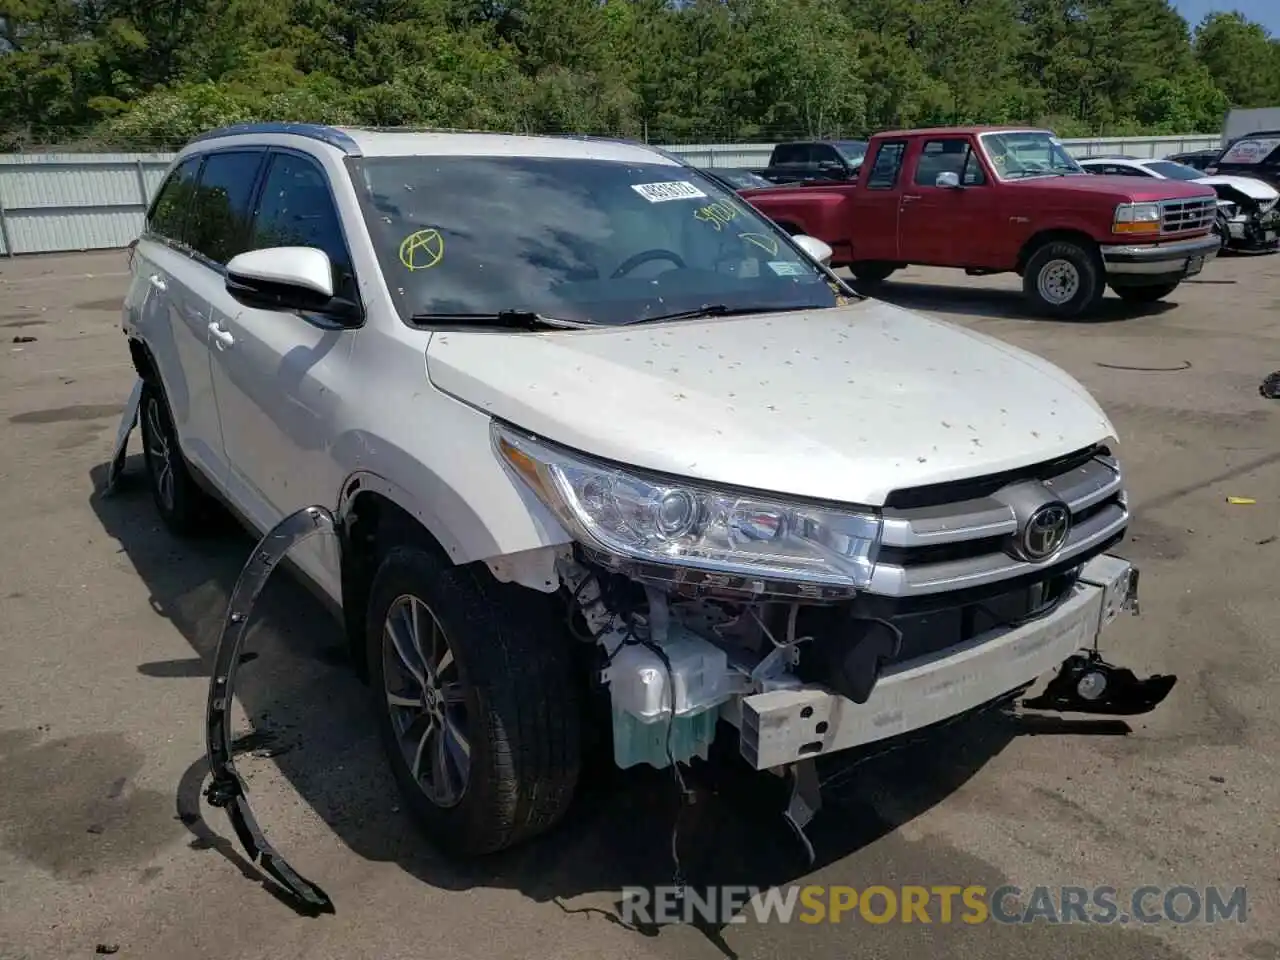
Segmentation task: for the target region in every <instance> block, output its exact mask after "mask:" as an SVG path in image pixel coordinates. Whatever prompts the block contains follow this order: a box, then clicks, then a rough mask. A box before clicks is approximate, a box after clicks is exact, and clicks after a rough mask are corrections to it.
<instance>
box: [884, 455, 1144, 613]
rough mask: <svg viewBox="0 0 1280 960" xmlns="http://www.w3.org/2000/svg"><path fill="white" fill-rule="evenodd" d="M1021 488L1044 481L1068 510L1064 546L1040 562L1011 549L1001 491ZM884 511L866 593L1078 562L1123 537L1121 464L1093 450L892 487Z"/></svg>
mask: <svg viewBox="0 0 1280 960" xmlns="http://www.w3.org/2000/svg"><path fill="white" fill-rule="evenodd" d="M1018 486H1030V487H1031V488H1032V489H1034V490H1036V491H1037V492H1038V493H1039V495H1040V496H1043V495H1044V490H1041V489H1040V487H1041V486H1043V488H1045V490H1047V491H1048V493H1049V494H1051V495H1052V496H1053V497H1054V498H1056V499H1058V500H1061V501H1062V502H1064V503H1066V504H1067V506H1068V507H1069V508H1070V511H1071V526H1070V533H1069V535H1068V537H1067V540H1066V543H1065V545H1064V546H1063V547H1062V548H1061V549H1060V550H1059V551H1058V552H1057V553H1056V554H1055V555H1053V556H1052V557H1050V558H1049V559H1047V560H1045V561H1042V562H1038V563H1037V562H1031V561H1026V560H1021V559H1018V558H1017V557H1016V556H1015V555H1014V554H1013V553H1012V551H1011V550H1010V544H1011V540H1012V538H1013V536H1014V535H1015V534H1016V533H1017V530H1018V521H1017V517H1016V514H1015V511H1014V508H1013V507H1012V506H1011V505H1010V504H1009V503H1007V502H1005V501H1006V498H1005V497H1004V493H1005V492H1007V491H1012V490H1013V489H1014V488H1015V487H1018ZM948 493H950V494H951V497H950V498H949V499H944V498H945V497H946V495H947V494H948ZM883 516H884V533H883V539H882V545H881V548H880V553H879V556H878V558H877V562H876V567H875V572H874V574H873V575H872V582H871V587H870V590H869V591H868V592H869V593H871V594H878V595H880V596H882V597H925V596H928V595H937V594H943V593H947V592H953V591H959V590H968V589H971V588H979V587H989V586H991V585H993V584H998V583H1000V582H1002V581H1005V580H1011V579H1014V578H1019V579H1022V578H1027V577H1030V578H1032V579H1036V578H1037V577H1043V576H1046V575H1049V574H1050V573H1051V572H1052V571H1053V570H1056V569H1064V568H1070V567H1074V566H1076V565H1078V564H1082V563H1084V562H1085V561H1086V560H1088V559H1090V558H1091V557H1094V556H1096V555H1097V554H1098V553H1101V552H1102V551H1104V550H1106V549H1107V548H1108V547H1110V546H1111V545H1112V544H1114V543H1115V542H1116V541H1117V540H1119V539H1120V538H1121V537H1122V536H1123V534H1124V531H1125V528H1126V527H1127V526H1128V523H1129V508H1128V499H1127V497H1126V495H1125V489H1124V478H1123V476H1122V474H1121V470H1120V465H1119V464H1118V463H1117V462H1116V460H1115V459H1114V458H1113V457H1112V456H1111V455H1110V453H1109V452H1108V451H1107V450H1106V449H1105V448H1102V447H1098V448H1090V449H1086V450H1081V451H1078V452H1077V453H1075V454H1073V455H1070V456H1068V457H1063V458H1059V459H1057V460H1053V461H1049V462H1047V463H1042V464H1039V465H1036V466H1033V467H1029V468H1025V469H1023V470H1018V471H1012V472H1010V473H1006V474H1000V475H998V476H993V477H988V478H976V479H974V480H966V481H961V482H960V483H957V484H954V485H952V484H943V485H937V486H933V487H924V488H918V489H917V490H902V491H896V492H895V493H894V495H893V496H892V497H891V498H890V499H889V506H887V507H886V508H885V510H884V511H883ZM938 599H941V598H938Z"/></svg>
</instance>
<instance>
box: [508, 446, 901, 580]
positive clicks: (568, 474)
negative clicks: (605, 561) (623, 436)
mask: <svg viewBox="0 0 1280 960" xmlns="http://www.w3.org/2000/svg"><path fill="white" fill-rule="evenodd" d="M491 433H492V439H493V446H494V450H495V451H496V452H497V454H498V456H499V458H500V459H501V461H502V462H503V463H504V464H506V465H507V466H508V467H509V468H510V470H511V471H512V472H513V473H514V474H515V475H516V476H518V477H519V478H520V479H521V480H522V481H523V482H524V483H526V484H528V486H529V488H530V489H531V490H532V491H533V492H534V494H536V495H537V497H538V499H539V500H541V501H542V502H543V503H544V504H546V506H547V507H548V509H550V510H551V511H552V512H553V513H554V514H555V515H556V517H557V518H558V519H559V520H560V522H561V523H562V524H564V526H565V528H566V529H567V530H569V531H570V532H571V533H572V534H573V535H574V536H575V538H577V539H578V541H579V542H580V543H582V544H583V545H584V546H586V547H588V548H594V549H595V550H597V551H601V552H603V553H606V554H610V555H612V556H614V557H621V558H626V559H631V560H636V561H640V562H642V563H651V564H659V565H663V566H666V567H683V568H690V569H694V570H701V571H706V572H711V573H717V574H729V575H733V576H738V577H745V578H754V579H759V580H767V581H778V582H785V583H799V584H814V585H827V586H833V587H843V588H849V587H856V588H862V587H865V586H867V584H869V583H870V582H871V574H872V572H873V571H874V570H875V563H876V553H877V551H878V549H879V546H880V527H881V522H880V518H879V517H878V516H876V515H875V514H871V513H855V512H852V511H844V510H837V509H833V508H830V507H817V506H809V505H805V504H799V503H790V502H786V501H785V500H783V499H775V498H773V497H770V496H757V495H755V494H749V493H738V492H734V491H730V490H717V489H715V488H713V487H711V486H709V485H706V484H702V483H698V482H695V481H689V480H682V479H678V478H672V477H659V476H655V475H651V474H647V473H645V472H644V471H640V470H632V469H630V468H624V467H619V466H615V465H613V464H610V463H604V462H600V461H595V460H593V459H591V458H590V457H587V456H585V455H583V454H578V453H571V452H569V451H566V450H563V449H561V448H559V447H553V446H552V445H550V444H547V443H544V442H542V441H538V440H535V439H533V438H531V437H528V436H525V435H523V434H520V433H517V432H516V431H514V430H511V429H510V428H508V427H504V426H501V425H499V424H497V423H494V424H493V427H492V431H491Z"/></svg>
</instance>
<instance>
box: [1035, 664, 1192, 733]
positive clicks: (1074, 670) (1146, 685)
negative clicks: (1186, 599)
mask: <svg viewBox="0 0 1280 960" xmlns="http://www.w3.org/2000/svg"><path fill="white" fill-rule="evenodd" d="M1177 682H1178V678H1177V677H1175V676H1173V675H1171V674H1164V673H1157V674H1155V675H1153V676H1150V677H1148V678H1147V679H1145V680H1139V679H1138V678H1137V676H1136V675H1135V674H1134V672H1133V671H1132V670H1130V669H1129V668H1128V667H1117V666H1113V665H1112V664H1110V663H1107V662H1106V661H1105V660H1103V659H1102V656H1101V654H1099V653H1098V652H1097V651H1096V650H1090V651H1089V652H1088V653H1083V654H1077V655H1075V656H1073V657H1071V658H1070V659H1068V660H1067V661H1066V662H1065V663H1064V664H1063V665H1062V666H1061V667H1060V668H1059V670H1058V674H1057V676H1055V677H1054V678H1053V679H1052V680H1050V681H1049V683H1048V685H1047V686H1046V687H1045V690H1044V693H1042V694H1040V696H1038V697H1033V698H1031V699H1030V700H1023V701H1022V706H1024V707H1026V708H1027V709H1029V710H1054V711H1057V712H1059V713H1100V714H1106V715H1108V716H1116V717H1121V716H1134V715H1136V714H1140V713H1149V712H1150V711H1152V710H1154V709H1155V708H1156V707H1158V706H1159V705H1160V704H1161V703H1162V702H1163V701H1164V698H1165V697H1167V696H1168V695H1169V691H1171V690H1172V689H1173V685H1174V684H1175V683H1177Z"/></svg>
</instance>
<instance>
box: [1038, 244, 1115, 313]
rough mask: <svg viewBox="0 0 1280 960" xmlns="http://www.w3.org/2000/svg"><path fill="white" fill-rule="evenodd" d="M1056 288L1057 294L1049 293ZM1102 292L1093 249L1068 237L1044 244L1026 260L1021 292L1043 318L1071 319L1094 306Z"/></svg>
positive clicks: (1098, 261) (1099, 264) (1099, 261)
mask: <svg viewBox="0 0 1280 960" xmlns="http://www.w3.org/2000/svg"><path fill="white" fill-rule="evenodd" d="M1053 290H1057V291H1059V292H1060V296H1049V295H1048V294H1049V292H1050V291H1053ZM1105 291H1106V284H1105V281H1104V279H1103V272H1102V258H1101V257H1100V256H1099V255H1098V252H1097V250H1095V249H1092V248H1088V247H1085V246H1082V245H1081V244H1079V243H1076V242H1074V241H1071V240H1054V241H1051V242H1049V243H1046V244H1044V245H1043V246H1042V247H1040V248H1039V249H1038V250H1036V251H1035V253H1033V254H1032V255H1031V257H1030V258H1029V259H1028V260H1027V266H1026V269H1025V270H1024V271H1023V274H1022V292H1023V294H1024V295H1025V296H1026V298H1027V300H1029V301H1030V302H1031V305H1032V307H1033V308H1034V309H1035V310H1036V311H1037V312H1038V313H1041V314H1043V315H1044V316H1047V317H1053V318H1055V319H1058V320H1072V319H1075V318H1077V317H1082V316H1085V315H1086V314H1089V313H1091V312H1092V311H1093V310H1094V309H1096V308H1097V306H1098V304H1099V303H1100V302H1101V301H1102V295H1103V293H1104V292H1105Z"/></svg>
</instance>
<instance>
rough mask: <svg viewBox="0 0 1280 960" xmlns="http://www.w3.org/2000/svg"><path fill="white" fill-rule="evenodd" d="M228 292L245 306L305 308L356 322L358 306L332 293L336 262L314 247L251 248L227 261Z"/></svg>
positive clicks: (348, 323) (349, 323) (344, 322)
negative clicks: (334, 264)
mask: <svg viewBox="0 0 1280 960" xmlns="http://www.w3.org/2000/svg"><path fill="white" fill-rule="evenodd" d="M226 287H227V292H228V293H230V294H231V296H233V297H235V299H236V300H238V301H239V302H240V303H243V304H244V305H245V306H246V307H254V308H256V309H259V310H302V311H305V312H308V313H321V314H325V315H327V316H329V317H332V318H333V319H334V320H335V321H337V322H338V323H340V324H342V325H343V326H356V325H358V324H359V322H360V320H361V316H360V309H359V307H358V306H357V305H356V304H354V303H352V302H351V301H350V300H345V299H342V298H341V297H335V296H334V293H333V265H332V263H331V262H330V260H329V255H328V254H326V253H325V252H324V251H323V250H319V249H317V248H315V247H267V248H266V249H263V250H248V251H246V252H244V253H241V254H237V255H236V256H234V257H232V258H231V261H230V262H229V263H228V264H227V282H226Z"/></svg>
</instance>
